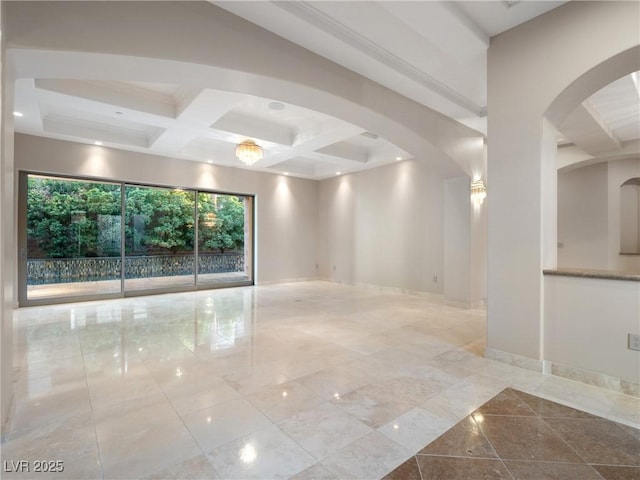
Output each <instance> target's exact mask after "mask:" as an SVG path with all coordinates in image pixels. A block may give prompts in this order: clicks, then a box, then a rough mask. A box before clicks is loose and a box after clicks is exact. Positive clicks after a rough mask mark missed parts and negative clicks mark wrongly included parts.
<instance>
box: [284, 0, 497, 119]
mask: <svg viewBox="0 0 640 480" xmlns="http://www.w3.org/2000/svg"><path fill="white" fill-rule="evenodd" d="M273 3H274V5H276V6H278V7H279V8H281V9H282V10H285V11H286V12H288V13H290V14H292V15H294V16H296V17H298V18H299V19H301V20H303V21H306V22H308V23H310V24H312V25H314V26H315V27H317V28H319V29H320V30H322V31H324V32H325V33H327V34H329V35H331V36H333V37H335V38H337V39H339V40H342V41H344V42H346V43H348V44H349V45H351V46H352V47H354V48H356V49H357V50H359V51H360V52H362V53H364V54H365V55H367V56H369V57H370V58H372V59H374V60H377V61H378V62H380V63H382V64H383V65H386V66H387V67H389V68H392V69H393V70H394V71H396V72H398V73H400V74H401V75H403V76H405V77H407V78H409V79H411V80H413V81H414V82H417V83H419V84H420V85H422V86H424V87H426V88H428V89H429V90H431V91H433V92H435V93H437V94H438V95H440V96H441V97H443V98H445V99H447V100H448V101H450V102H452V103H454V104H455V105H457V106H459V107H461V108H463V109H465V110H467V111H468V112H471V113H472V114H474V115H476V116H478V117H483V116H486V106H481V105H478V104H477V103H475V102H473V101H472V100H470V99H468V98H467V97H465V96H464V95H461V94H460V93H458V92H456V91H455V90H453V89H452V88H450V87H448V86H447V85H445V84H444V83H442V82H440V81H439V80H437V79H435V78H433V77H432V76H430V75H429V74H427V73H425V72H424V71H422V70H420V69H419V68H416V67H414V66H413V65H411V64H410V63H408V62H406V61H404V60H403V59H401V58H400V57H398V56H396V55H394V54H393V53H391V52H389V51H388V50H386V49H384V48H382V47H381V46H380V45H378V44H377V43H375V42H372V41H371V40H369V39H368V38H365V37H364V36H362V35H360V34H359V33H357V32H355V31H354V30H352V29H350V28H349V27H347V26H346V25H344V24H343V23H341V22H339V21H337V20H336V19H335V18H333V17H331V16H329V15H327V14H326V13H324V12H322V11H320V10H319V9H317V8H316V7H314V6H313V5H312V4H311V3H309V2H305V1H297V2H288V1H284V2H273Z"/></svg>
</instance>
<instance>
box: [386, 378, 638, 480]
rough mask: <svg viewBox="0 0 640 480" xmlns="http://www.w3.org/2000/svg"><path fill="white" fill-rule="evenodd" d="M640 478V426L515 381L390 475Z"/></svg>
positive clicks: (416, 479) (415, 479)
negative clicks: (549, 397)
mask: <svg viewBox="0 0 640 480" xmlns="http://www.w3.org/2000/svg"><path fill="white" fill-rule="evenodd" d="M431 479H441V480H445V479H455V480H466V479H469V480H471V479H473V480H478V479H509V480H543V479H544V480H555V479H558V480H572V479H575V480H591V479H593V480H603V479H605V480H631V479H633V480H640V430H637V429H635V428H632V427H628V426H626V425H621V424H618V423H615V422H612V421H610V420H605V419H603V418H600V417H596V416H594V415H591V414H588V413H585V412H581V411H579V410H575V409H573V408H569V407H566V406H564V405H560V404H558V403H555V402H551V401H549V400H544V399H542V398H538V397H535V396H533V395H529V394H527V393H524V392H520V391H518V390H514V389H511V388H507V389H505V390H503V391H502V392H500V393H499V394H498V395H496V396H495V397H493V398H492V399H491V400H489V401H488V402H487V403H485V404H484V405H482V406H481V407H480V408H479V409H477V410H476V411H475V412H473V413H472V414H471V415H469V416H468V417H466V418H465V419H463V420H462V421H460V422H459V423H458V424H457V425H455V426H454V427H452V428H451V429H450V430H448V431H447V432H446V433H444V434H443V435H441V436H440V437H438V438H437V439H436V440H434V441H433V442H431V443H430V444H429V445H427V446H426V447H424V448H423V449H422V450H420V451H419V452H418V453H417V454H416V456H415V457H413V458H411V459H409V460H407V461H406V462H405V463H403V464H402V465H400V466H399V467H398V468H396V469H395V470H394V471H393V472H391V473H390V474H389V475H387V476H386V477H384V479H383V480H431Z"/></svg>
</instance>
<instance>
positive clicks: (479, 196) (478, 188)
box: [471, 179, 487, 206]
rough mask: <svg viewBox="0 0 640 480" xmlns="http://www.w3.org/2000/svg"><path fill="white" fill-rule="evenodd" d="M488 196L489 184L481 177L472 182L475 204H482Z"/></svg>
mask: <svg viewBox="0 0 640 480" xmlns="http://www.w3.org/2000/svg"><path fill="white" fill-rule="evenodd" d="M485 198H487V186H486V185H485V184H484V182H483V181H482V180H480V179H478V180H474V181H473V182H471V201H472V202H473V203H474V205H478V206H479V205H482V202H484V199H485Z"/></svg>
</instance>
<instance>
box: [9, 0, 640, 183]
mask: <svg viewBox="0 0 640 480" xmlns="http://www.w3.org/2000/svg"><path fill="white" fill-rule="evenodd" d="M211 3H214V4H215V5H217V6H219V7H222V8H224V9H226V10H228V11H230V12H232V13H234V14H236V15H239V16H241V17H243V18H245V19H247V20H249V21H251V22H253V23H256V24H258V25H260V26H261V27H263V28H265V29H267V30H270V31H272V32H274V33H276V34H277V35H280V36H282V37H284V38H287V39H288V40H291V41H292V42H294V43H297V44H299V45H301V46H303V47H305V48H307V49H309V50H311V51H313V52H315V53H318V54H319V55H322V56H324V57H326V58H328V59H330V60H332V61H334V62H336V63H338V64H340V65H342V66H344V67H346V68H349V69H351V70H353V71H355V72H357V73H360V74H362V75H364V76H366V77H368V78H370V79H372V80H374V81H376V82H378V83H380V84H382V85H384V86H386V87H388V88H390V89H392V90H395V91H397V92H398V93H401V94H403V95H405V96H407V97H409V98H411V99H413V100H415V101H417V102H419V103H421V104H423V105H426V106H428V107H430V108H433V109H435V110H437V111H439V112H441V113H443V114H445V115H447V116H449V117H452V118H454V119H456V120H458V121H460V122H461V123H464V124H466V125H468V126H470V127H472V128H474V129H476V130H478V131H481V132H483V133H484V132H485V131H486V113H487V107H486V103H487V102H486V95H487V93H486V53H487V48H488V45H489V39H490V38H491V36H493V35H496V34H498V33H500V32H503V31H505V30H507V29H509V28H512V27H514V26H516V25H518V24H520V23H522V22H524V21H527V20H529V19H531V18H533V17H535V16H537V15H540V14H542V13H544V12H547V11H549V10H551V9H553V8H555V7H557V6H558V5H560V4H562V3H565V2H562V1H560V2H559V1H554V2H545V1H492V2H484V1H470V2H459V1H455V2H454V1H447V2H438V1H407V2H404V1H381V2H378V1H357V2H348V1H344V2H303V1H283V2H272V1H258V2H244V1H231V2H217V1H216V2H211ZM211 8H215V7H214V6H212V7H211ZM639 98H640V97H638V88H637V83H634V82H633V81H632V79H631V77H628V78H623V79H621V80H619V81H618V82H615V83H614V84H612V85H611V86H610V87H607V88H606V89H604V90H603V91H601V92H598V93H597V94H596V95H594V96H593V97H592V98H590V99H589V100H588V101H587V102H585V103H584V104H583V106H582V107H581V108H580V109H578V111H577V112H574V114H573V115H571V116H570V117H569V118H568V119H567V121H566V122H565V124H564V125H563V126H562V128H561V130H562V133H563V134H564V136H565V137H566V138H567V139H568V140H566V141H569V142H573V143H575V145H577V146H578V147H580V148H582V149H583V150H584V151H585V152H587V153H592V154H593V153H598V152H601V151H605V150H610V149H611V148H615V147H616V146H618V147H620V145H621V144H622V143H624V142H626V141H631V140H633V139H637V138H638V137H640V135H639V134H638V125H640V121H639V112H640V106H639V101H638V99H639ZM274 102H275V103H274ZM15 108H16V110H18V111H20V112H22V113H23V114H24V116H22V117H19V118H16V119H15V125H16V131H18V132H23V133H30V134H34V135H42V136H49V137H54V138H61V139H66V140H72V141H78V142H86V143H89V142H94V141H100V142H102V143H103V144H104V145H105V146H111V147H114V148H121V149H126V150H133V151H140V152H145V153H152V154H158V155H164V156H170V157H176V158H182V159H185V160H192V161H199V162H210V163H216V164H222V165H231V166H236V167H242V164H240V163H239V162H238V160H237V159H236V158H235V156H234V149H235V145H236V144H237V143H239V142H241V141H242V140H244V139H246V138H251V139H253V140H255V141H256V142H257V143H258V144H260V145H261V146H262V147H263V149H264V152H265V155H264V158H263V159H262V160H261V161H260V162H258V163H257V164H256V165H255V166H254V167H252V168H254V169H257V170H260V171H267V172H274V173H284V172H287V173H288V174H290V175H295V176H300V177H304V178H311V179H323V178H327V177H329V176H332V175H335V174H336V173H337V172H353V171H357V170H362V169H366V168H372V167H376V166H380V165H384V164H388V163H392V162H394V161H396V160H397V159H406V158H410V157H411V156H412V152H406V151H402V150H401V149H400V148H398V147H397V146H395V145H393V144H391V143H390V142H388V141H387V140H385V139H383V138H378V137H376V136H375V135H372V134H370V133H369V132H366V131H365V130H363V129H362V128H360V127H358V126H357V125H352V124H349V123H347V122H345V121H343V120H340V119H337V118H332V117H329V116H327V115H324V114H321V113H318V112H314V111H311V110H308V109H305V108H301V107H299V106H296V105H291V104H283V103H281V102H279V99H277V98H272V99H267V98H258V97H253V96H248V95H240V94H235V93H230V92H224V91H219V90H213V89H202V88H195V87H193V86H191V85H166V84H156V83H143V82H132V81H129V79H127V78H123V79H122V80H121V81H117V82H114V81H82V80H73V79H69V80H61V79H56V80H51V79H21V80H19V81H18V82H17V84H16V99H15ZM594 132H595V133H594Z"/></svg>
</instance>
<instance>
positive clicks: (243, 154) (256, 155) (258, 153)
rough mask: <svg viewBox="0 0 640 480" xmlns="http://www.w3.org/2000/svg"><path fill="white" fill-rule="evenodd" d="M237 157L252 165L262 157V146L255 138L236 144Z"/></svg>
mask: <svg viewBox="0 0 640 480" xmlns="http://www.w3.org/2000/svg"><path fill="white" fill-rule="evenodd" d="M236 157H238V160H240V161H241V162H242V163H244V164H246V165H249V166H251V165H253V164H254V163H256V162H257V161H258V160H260V159H261V158H262V147H261V146H260V145H258V144H257V143H256V142H254V141H253V140H245V141H244V142H242V143H239V144H238V145H237V146H236Z"/></svg>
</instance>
